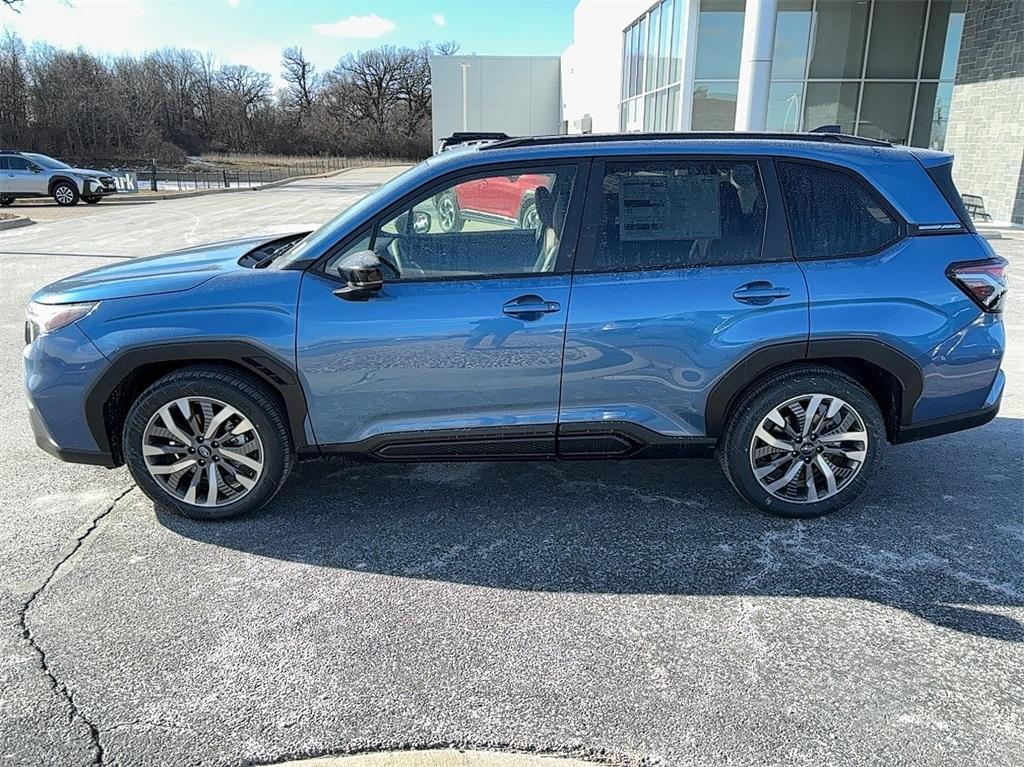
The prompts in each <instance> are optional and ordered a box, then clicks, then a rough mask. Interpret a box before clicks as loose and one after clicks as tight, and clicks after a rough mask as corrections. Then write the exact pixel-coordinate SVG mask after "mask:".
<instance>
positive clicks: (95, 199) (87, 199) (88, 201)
mask: <svg viewBox="0 0 1024 767" xmlns="http://www.w3.org/2000/svg"><path fill="white" fill-rule="evenodd" d="M102 199H103V198H102V197H100V196H98V195H97V196H93V195H89V196H88V197H86V196H83V197H82V202H84V203H85V204H86V205H95V204H96V203H98V202H99V201H100V200H102Z"/></svg>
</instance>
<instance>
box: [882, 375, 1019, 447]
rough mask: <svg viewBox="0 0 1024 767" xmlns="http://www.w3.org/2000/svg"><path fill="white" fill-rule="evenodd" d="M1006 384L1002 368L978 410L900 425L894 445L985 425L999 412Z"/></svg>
mask: <svg viewBox="0 0 1024 767" xmlns="http://www.w3.org/2000/svg"><path fill="white" fill-rule="evenodd" d="M1005 386H1006V375H1005V374H1004V373H1003V371H1002V370H1000V371H999V372H998V373H997V374H996V380H995V381H994V382H993V383H992V389H991V390H990V391H989V394H988V396H987V397H986V398H985V403H984V405H982V407H981V408H980V409H978V410H973V411H971V412H969V413H957V414H955V415H949V416H945V417H943V418H933V419H931V420H928V421H919V422H917V423H912V424H908V425H907V426H902V427H900V430H899V432H898V433H897V434H896V438H895V439H894V440H893V444H894V445H901V444H903V443H905V442H916V441H917V440H919V439H928V438H929V437H938V436H941V435H943V434H952V433H953V432H957V431H963V430H964V429H973V428H974V427H975V426H984V425H985V424H987V423H988V422H989V421H991V420H992V419H993V418H995V417H996V415H997V414H998V413H999V405H1000V404H1001V403H1002V400H1003V389H1004V388H1005Z"/></svg>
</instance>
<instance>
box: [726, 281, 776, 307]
mask: <svg viewBox="0 0 1024 767" xmlns="http://www.w3.org/2000/svg"><path fill="white" fill-rule="evenodd" d="M732 297H733V298H735V299H736V300H737V301H739V302H740V303H743V304H751V305H753V306H765V305H767V304H770V303H771V302H772V301H775V300H778V299H780V298H788V297H789V288H777V287H775V286H774V285H772V284H771V283H770V282H768V281H767V280H755V281H754V282H748V283H747V284H746V285H741V286H740V287H738V288H736V290H734V291H733V294H732Z"/></svg>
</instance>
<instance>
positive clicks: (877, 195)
mask: <svg viewBox="0 0 1024 767" xmlns="http://www.w3.org/2000/svg"><path fill="white" fill-rule="evenodd" d="M783 163H788V164H790V165H807V166H810V167H813V168H822V169H824V170H830V171H837V172H839V173H842V174H843V175H845V176H849V177H850V178H851V179H853V182H854V183H855V184H857V185H858V186H859V187H860V188H861V190H862V191H863V192H864V193H865V194H866V195H867V196H868V197H870V198H871V199H873V200H874V201H875V202H876V203H877V204H878V206H879V207H880V208H881V209H882V210H884V211H885V213H886V215H888V216H889V218H891V219H892V220H893V223H895V224H896V234H895V236H894V237H893V239H891V240H889V241H888V242H886V243H884V244H882V245H880V246H878V247H877V248H875V249H873V250H869V251H858V252H855V253H841V254H838V255H833V254H828V255H822V256H805V257H801V256H800V255H799V253H798V252H797V247H796V240H795V239H794V237H793V227H792V226H791V224H790V222H791V221H792V219H793V216H792V212H791V211H790V209H789V205H788V203H787V202H786V194H785V192H783V190H782V176H781V174H780V172H779V168H778V166H779V165H780V164H783ZM774 164H775V166H776V168H775V173H776V178H777V179H778V187H779V198H780V200H781V202H782V206H783V209H784V210H785V212H786V215H785V216H784V219H785V224H786V231H787V232H788V233H789V241H790V247H791V249H792V253H793V258H794V259H796V261H797V262H807V261H836V260H841V259H846V258H868V257H870V256H876V255H878V254H879V253H881V252H882V251H885V250H888V249H889V248H891V247H893V246H894V245H897V244H899V243H900V242H902V241H903V240H904V239H906V238H907V237H908V236H910V227H909V226H908V225H907V221H906V219H905V218H904V217H903V216H902V215H900V212H899V211H898V210H897V209H896V207H895V206H894V205H893V204H892V203H891V202H890V201H889V199H888V198H887V197H886V196H885V195H884V194H882V192H881V191H879V190H878V189H877V188H875V185H874V184H872V183H871V182H870V181H868V180H867V178H865V177H864V175H863V174H861V173H859V172H858V171H856V170H854V169H853V168H850V167H847V166H845V165H837V164H835V163H831V162H824V161H821V160H811V159H806V158H802V157H800V158H797V157H776V158H774Z"/></svg>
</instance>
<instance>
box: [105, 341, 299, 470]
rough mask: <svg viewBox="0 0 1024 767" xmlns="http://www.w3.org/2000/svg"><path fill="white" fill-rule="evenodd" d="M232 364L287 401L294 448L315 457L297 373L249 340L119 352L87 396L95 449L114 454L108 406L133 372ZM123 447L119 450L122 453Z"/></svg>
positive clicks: (176, 344) (156, 345) (171, 344)
mask: <svg viewBox="0 0 1024 767" xmlns="http://www.w3.org/2000/svg"><path fill="white" fill-rule="evenodd" d="M174 362H180V363H182V364H192V363H200V364H201V363H224V362H228V363H233V364H235V365H238V366H239V367H242V368H244V369H245V370H248V371H249V372H251V373H253V374H254V375H255V376H256V377H257V378H259V379H260V380H261V381H263V382H264V383H265V384H267V385H268V386H270V387H271V388H272V389H273V390H274V391H275V392H277V393H278V394H279V395H280V397H281V399H282V400H283V402H284V405H285V410H286V417H287V420H288V426H289V430H290V432H291V436H292V444H293V445H294V446H295V449H296V450H298V451H299V452H300V453H308V452H317V451H318V448H317V447H316V445H315V444H310V442H309V441H308V440H307V439H306V413H307V407H306V396H305V394H304V392H303V390H302V386H301V384H300V383H299V380H298V376H297V374H296V371H295V369H294V368H293V367H292V366H291V365H290V364H289V363H287V362H285V361H284V360H282V359H281V358H280V357H279V356H277V355H275V354H274V353H272V352H270V351H268V350H267V349H265V348H262V347H260V346H257V345H256V344H253V343H250V342H248V341H237V340H225V341H171V342H165V343H154V344H144V345H142V346H136V347H132V348H130V349H126V350H124V351H122V352H121V353H119V354H118V355H117V356H116V357H115V358H114V359H112V360H111V363H110V365H109V366H108V367H107V369H106V370H105V371H104V372H103V374H102V375H101V376H100V377H99V378H98V379H97V380H96V382H95V383H94V384H93V385H92V386H91V387H90V389H89V392H88V393H87V394H86V397H85V420H86V423H87V424H88V426H89V432H90V433H91V434H92V437H93V439H94V440H96V444H97V445H98V446H99V448H100V450H101V451H103V452H104V453H108V454H113V453H114V452H115V451H114V446H113V445H111V444H110V440H109V439H108V438H107V427H106V417H105V416H106V407H107V403H108V402H109V401H110V399H111V395H112V394H114V392H115V391H116V390H117V389H118V387H119V386H121V384H122V383H124V382H125V381H126V380H128V378H129V377H130V376H131V375H132V373H134V372H135V371H137V370H139V369H140V368H141V367H143V366H145V365H150V364H153V363H174ZM119 447H120V446H117V448H118V449H119Z"/></svg>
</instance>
